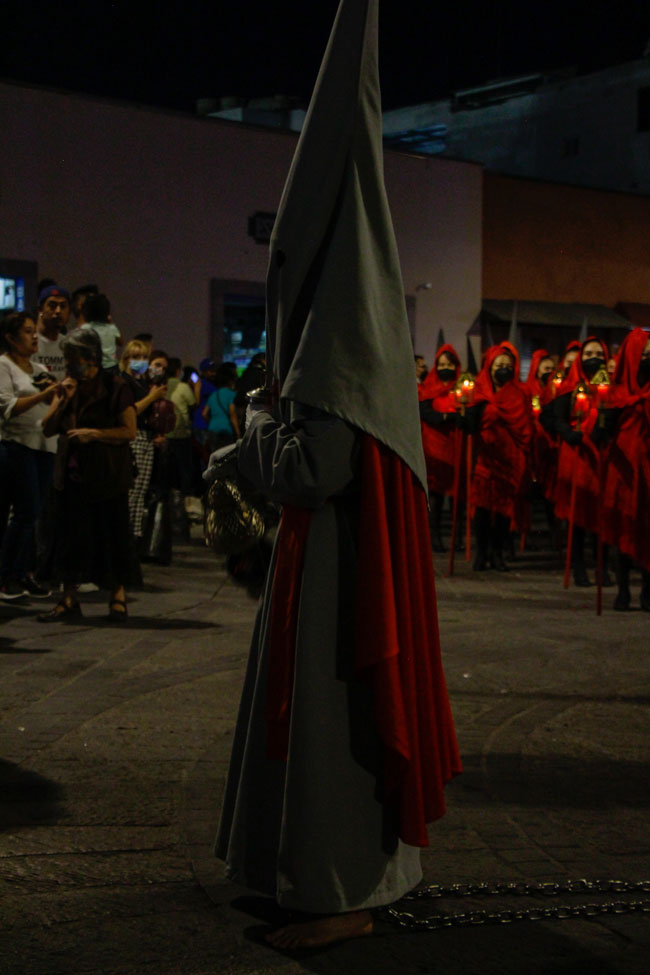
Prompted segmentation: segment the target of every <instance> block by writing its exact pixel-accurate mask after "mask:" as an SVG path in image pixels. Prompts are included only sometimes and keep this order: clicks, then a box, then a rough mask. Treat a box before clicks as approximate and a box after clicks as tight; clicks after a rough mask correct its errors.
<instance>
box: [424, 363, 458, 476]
mask: <svg viewBox="0 0 650 975" xmlns="http://www.w3.org/2000/svg"><path fill="white" fill-rule="evenodd" d="M443 354H446V355H449V356H452V357H453V359H455V361H456V363H457V366H456V374H455V376H454V378H453V379H452V380H450V381H449V382H446V383H445V382H443V381H442V380H441V379H440V377H439V376H438V373H437V371H436V366H437V365H438V360H439V359H440V356H441V355H443ZM459 376H460V360H459V358H458V354H457V352H456V350H455V349H454V347H453V345H442V346H441V347H440V348H439V349H438V351H437V353H436V358H435V360H434V364H433V368H432V369H431V372H430V373H429V375H428V376H427V378H426V379H425V380H424V382H423V383H420V385H419V386H418V399H419V400H420V402H421V403H424V402H426V401H427V400H431V401H432V404H433V408H434V410H438V412H440V413H455V412H456V400H455V398H454V392H453V391H454V386H455V384H456V382H457V381H458V377H459ZM420 425H421V428H422V447H423V449H424V459H425V461H426V465H427V481H428V485H429V490H430V491H435V492H436V493H437V494H451V492H452V491H453V487H454V463H455V456H456V455H455V451H456V449H457V439H458V438H457V437H456V436H455V433H456V430H455V429H454V428H452V426H451V425H448V426H445V427H432V426H429V424H428V423H425V422H424V420H422V421H421V424H420Z"/></svg>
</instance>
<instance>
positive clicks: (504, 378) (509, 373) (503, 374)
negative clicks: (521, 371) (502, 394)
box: [494, 366, 515, 386]
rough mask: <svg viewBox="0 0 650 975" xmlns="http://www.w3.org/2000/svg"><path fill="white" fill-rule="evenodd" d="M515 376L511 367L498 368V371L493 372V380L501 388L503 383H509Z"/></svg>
mask: <svg viewBox="0 0 650 975" xmlns="http://www.w3.org/2000/svg"><path fill="white" fill-rule="evenodd" d="M514 374H515V370H514V369H513V368H512V366H499V368H498V369H495V370H494V378H495V379H496V381H497V382H498V384H499V386H503V384H504V383H507V382H509V381H510V380H511V379H512V378H513V376H514Z"/></svg>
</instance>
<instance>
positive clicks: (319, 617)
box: [216, 0, 426, 914]
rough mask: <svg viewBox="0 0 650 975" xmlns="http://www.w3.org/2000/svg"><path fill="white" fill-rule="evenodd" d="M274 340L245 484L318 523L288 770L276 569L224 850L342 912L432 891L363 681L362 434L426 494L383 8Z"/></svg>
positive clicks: (293, 190)
mask: <svg viewBox="0 0 650 975" xmlns="http://www.w3.org/2000/svg"><path fill="white" fill-rule="evenodd" d="M267 335H268V341H269V353H270V354H269V356H268V361H269V363H270V365H271V367H272V370H273V383H274V388H275V392H276V396H275V403H276V405H275V407H274V408H273V410H272V411H263V410H262V411H259V412H257V413H255V415H254V416H253V418H252V420H251V421H250V422H249V425H248V427H247V430H246V433H245V436H244V438H243V441H242V442H241V444H240V449H239V453H238V465H239V472H240V475H241V476H242V477H243V479H244V480H245V481H246V482H248V483H250V484H252V485H253V486H254V487H255V488H256V489H257V490H260V491H262V492H264V493H265V494H266V495H267V496H268V497H269V498H271V499H272V500H274V501H277V502H279V503H280V504H290V505H292V506H300V507H304V508H308V509H310V510H311V512H312V514H311V520H310V524H309V532H308V537H307V542H306V549H305V554H304V562H303V569H302V585H301V590H300V605H299V612H298V623H297V635H296V647H295V675H294V684H293V697H292V704H291V724H290V733H289V747H288V757H287V761H286V762H284V761H281V760H279V759H277V758H268V757H267V726H266V721H265V706H266V700H267V680H268V662H269V646H268V641H269V617H270V608H271V600H272V595H273V580H274V564H272V565H271V569H270V572H269V576H268V579H267V584H266V590H265V592H264V594H263V596H262V600H261V604H260V609H259V612H258V616H257V622H256V626H255V631H254V634H253V640H252V646H251V652H250V658H249V664H248V670H247V674H246V678H245V684H244V689H243V694H242V700H241V705H240V711H239V717H238V721H237V728H236V733H235V738H234V742H233V751H232V758H231V764H230V770H229V775H228V781H227V785H226V791H225V797H224V803H223V809H222V816H221V822H220V826H219V832H218V836H217V841H216V854H217V856H218V857H220V858H221V859H223V860H225V862H226V866H227V874H228V876H229V877H230V878H231V879H232V880H233V881H235V882H236V883H238V884H241V885H243V886H246V887H249V888H252V889H254V890H257V891H261V892H263V893H267V894H269V895H272V896H274V897H275V898H276V899H277V901H278V903H279V904H280V905H281V906H283V907H286V908H290V909H299V910H303V911H307V912H314V913H323V914H336V913H340V912H347V911H353V910H359V909H363V908H369V907H373V906H378V905H382V904H387V903H389V902H391V901H394V900H396V899H397V898H399V897H400V896H402V895H403V894H404V893H405V892H406V891H408V890H409V889H411V888H412V887H414V886H415V885H416V884H417V883H418V882H419V880H420V879H421V868H420V859H419V849H417V848H416V847H413V846H408V845H406V844H405V843H403V842H402V841H401V840H400V839H399V838H398V836H397V835H396V833H395V831H394V827H393V824H392V821H391V819H390V817H388V816H387V815H386V811H385V809H384V806H383V805H382V802H381V801H380V799H379V796H378V781H379V779H380V776H381V761H382V747H381V743H380V741H379V739H378V736H377V733H376V731H375V729H374V723H373V713H372V700H371V692H370V690H369V688H368V687H367V686H365V685H363V684H362V683H361V682H359V681H357V680H356V679H355V675H354V640H355V622H356V621H355V605H354V598H355V584H356V552H357V542H358V522H359V502H360V445H361V439H362V437H363V435H364V434H370V435H371V436H372V437H374V438H376V440H378V441H379V442H380V443H382V444H384V445H385V446H387V447H388V448H390V449H391V450H392V451H394V452H395V453H396V454H397V455H398V456H399V457H401V458H402V459H403V461H404V462H405V463H406V464H407V465H408V467H409V468H410V469H411V470H412V471H413V473H414V474H415V475H416V477H417V479H418V480H419V481H420V483H421V484H422V486H423V487H424V488H425V489H426V470H425V463H424V456H423V452H422V443H421V436H420V422H419V411H418V402H417V392H416V386H415V382H414V378H413V351H412V348H411V343H410V337H409V331H408V322H407V318H406V311H405V303H404V292H403V285H402V280H401V273H400V268H399V262H398V255H397V248H396V244H395V238H394V232H393V228H392V223H391V219H390V213H389V210H388V204H387V200H386V195H385V190H384V183H383V165H382V144H381V105H380V94H379V80H378V69H377V0H341V3H340V5H339V9H338V13H337V17H336V21H335V24H334V27H333V30H332V34H331V36H330V40H329V44H328V47H327V50H326V53H325V57H324V60H323V63H322V65H321V70H320V73H319V76H318V80H317V82H316V87H315V91H314V94H313V97H312V101H311V104H310V107H309V111H308V114H307V118H306V121H305V125H304V128H303V131H302V134H301V137H300V140H299V143H298V147H297V150H296V153H295V157H294V160H293V163H292V166H291V170H290V173H289V176H288V179H287V182H286V185H285V189H284V193H283V196H282V200H281V203H280V208H279V212H278V216H277V219H276V222H275V227H274V230H273V234H272V238H271V248H270V260H269V270H268V277H267ZM279 538H281V532H280V536H279ZM280 543H281V542H280ZM276 556H277V553H276Z"/></svg>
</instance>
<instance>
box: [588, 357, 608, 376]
mask: <svg viewBox="0 0 650 975" xmlns="http://www.w3.org/2000/svg"><path fill="white" fill-rule="evenodd" d="M582 368H583V370H584V374H585V376H586V377H587V379H591V378H592V376H595V375H596V373H597V372H598V370H599V369H604V368H605V360H604V359H597V358H596V356H593V355H592V356H591V357H590V358H589V359H583V360H582Z"/></svg>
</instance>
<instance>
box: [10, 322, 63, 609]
mask: <svg viewBox="0 0 650 975" xmlns="http://www.w3.org/2000/svg"><path fill="white" fill-rule="evenodd" d="M0 341H1V344H2V347H3V349H4V350H5V352H4V355H0V417H1V418H2V445H3V448H4V451H5V455H6V462H7V463H6V474H7V484H6V489H7V493H8V498H7V500H8V502H9V503H10V504H11V505H12V509H13V511H12V516H11V521H10V522H9V525H8V527H7V529H6V531H5V533H4V538H3V541H2V551H1V552H0V598H3V599H12V598H16V597H18V596H22V595H29V596H48V595H49V592H48V591H47V590H45V589H43V588H41V586H39V585H38V583H36V582H35V581H34V578H33V575H32V572H33V570H34V567H35V562H36V544H35V531H36V522H37V520H38V517H39V515H40V514H41V511H42V508H43V503H44V501H45V498H46V496H47V492H48V490H49V486H50V482H51V480H52V473H53V470H54V455H55V452H56V441H57V438H56V437H46V436H45V435H44V433H43V428H42V420H43V417H44V416H45V415H46V413H47V412H48V404H49V402H50V400H51V399H52V396H53V394H54V392H55V390H56V389H57V388H58V386H59V384H58V383H57V382H56V381H55V379H54V377H53V376H52V375H51V374H50V373H49V372H47V371H46V370H45V369H44V368H43V367H42V366H41V365H40V364H39V363H37V362H35V361H34V353H35V352H36V344H37V331H36V323H35V322H34V320H33V319H32V318H31V317H30V316H29V315H28V314H27V313H26V312H11V313H10V314H8V315H6V316H5V318H4V319H3V321H2V326H1V327H0Z"/></svg>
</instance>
